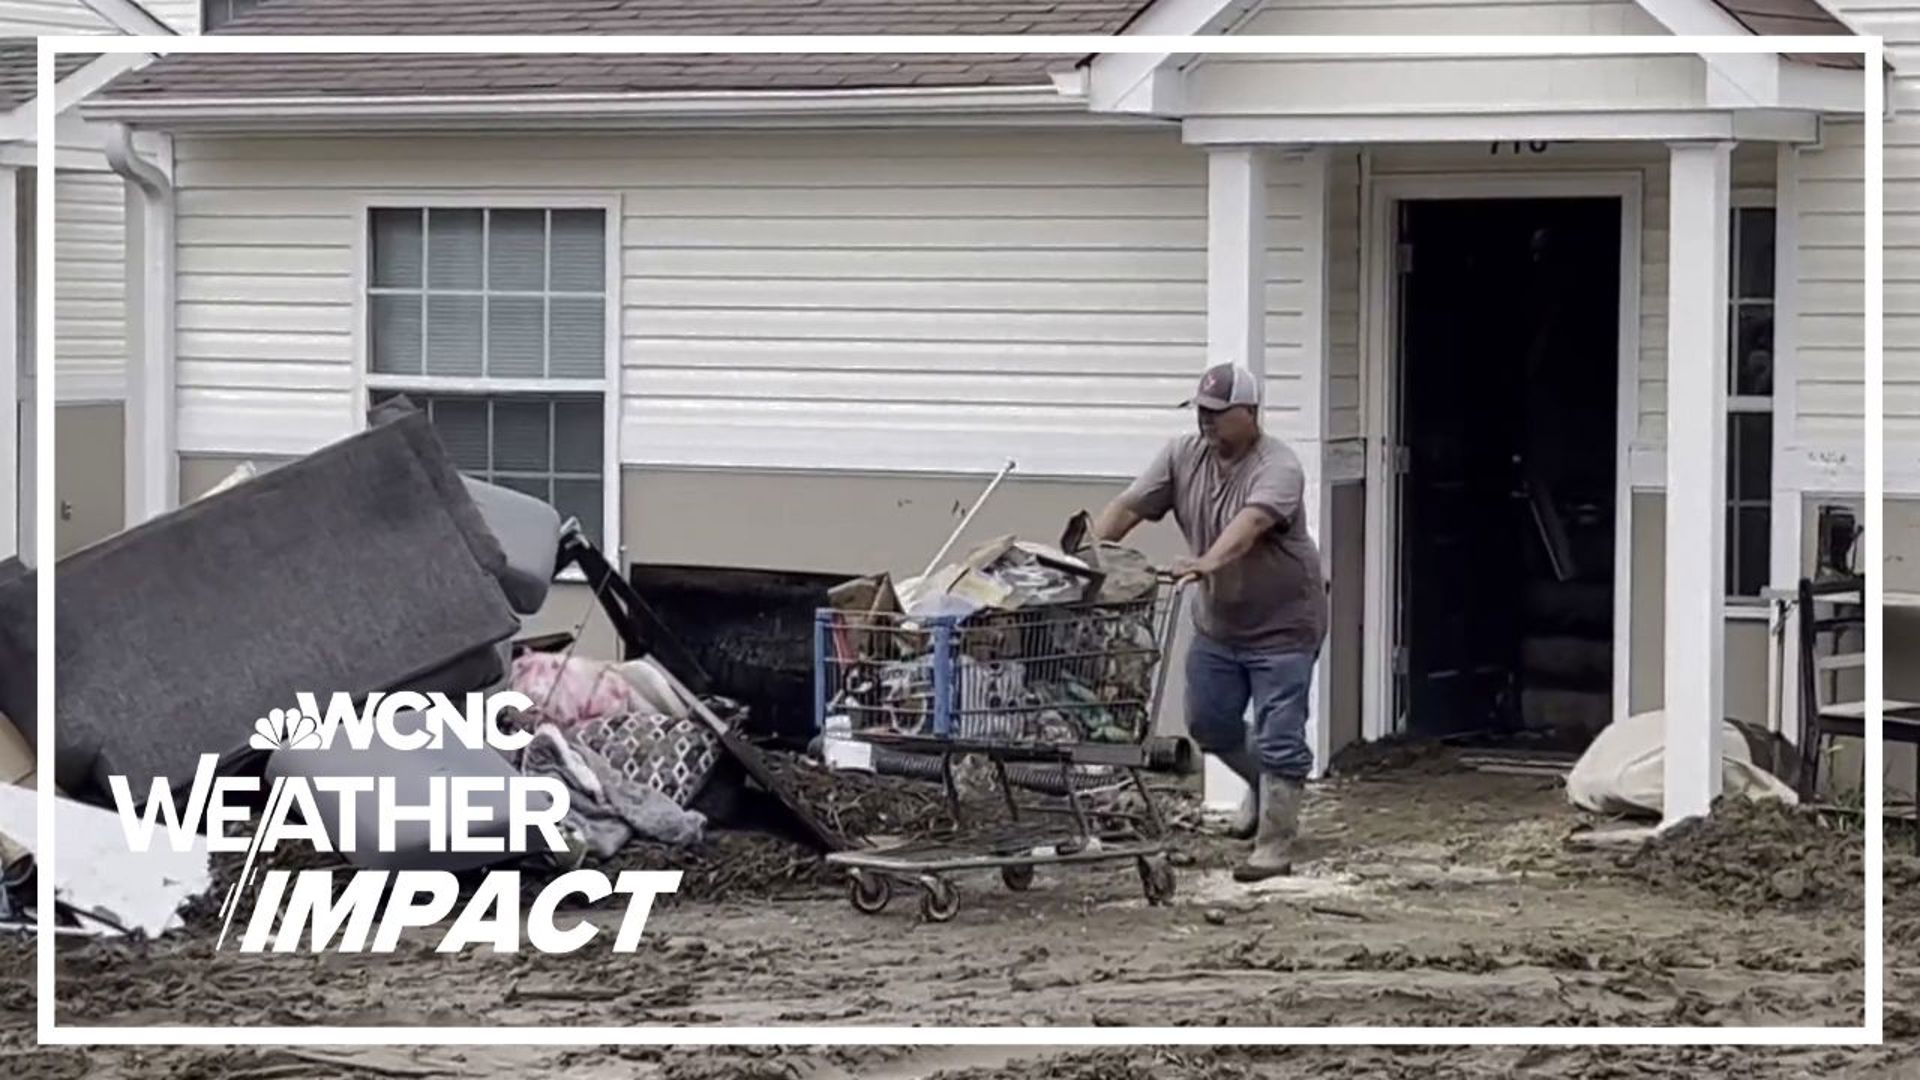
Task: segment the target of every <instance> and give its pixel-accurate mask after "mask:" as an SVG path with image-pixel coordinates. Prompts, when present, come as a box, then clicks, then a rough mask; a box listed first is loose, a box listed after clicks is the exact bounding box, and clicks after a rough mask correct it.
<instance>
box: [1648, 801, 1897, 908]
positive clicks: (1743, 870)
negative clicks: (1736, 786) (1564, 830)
mask: <svg viewBox="0 0 1920 1080" xmlns="http://www.w3.org/2000/svg"><path fill="white" fill-rule="evenodd" d="M1864 847H1865V845H1864V841H1863V839H1862V837H1861V834H1860V832H1859V831H1858V830H1857V829H1852V828H1848V827H1846V826H1842V825H1835V824H1831V823H1829V822H1827V821H1825V820H1823V819H1822V818H1821V816H1820V815H1819V814H1817V813H1815V812H1813V811H1811V810H1805V809H1801V808H1798V807H1795V806H1791V805H1788V804H1786V803H1783V802H1778V801H1773V800H1753V799H1747V798H1744V797H1737V796H1736V797H1723V798H1721V799H1720V800H1719V801H1717V802H1716V803H1715V804H1714V807H1713V813H1712V814H1711V815H1710V816H1707V817H1700V818H1693V819H1690V820H1687V821H1683V822H1681V823H1680V824H1678V825H1676V826H1674V827H1673V828H1672V829H1669V830H1667V831H1666V832H1664V833H1661V834H1659V835H1658V836H1656V837H1654V838H1652V839H1650V840H1648V841H1647V842H1646V843H1645V844H1643V845H1641V846H1640V847H1639V848H1637V849H1635V850H1633V851H1631V852H1629V853H1626V854H1623V855H1622V856H1620V858H1619V861H1618V865H1619V867H1620V868H1621V869H1623V870H1625V871H1627V872H1628V873H1629V874H1630V875H1632V876H1633V877H1636V878H1639V879H1640V880H1642V881H1645V882H1647V883H1648V884H1651V885H1653V886H1655V887H1656V888H1660V889H1666V890H1669V891H1674V892H1681V893H1686V894H1691V895H1695V896H1705V897H1708V898H1710V899H1711V900H1713V901H1714V902H1716V903H1719V904H1723V905H1725V906H1728V907H1731V908H1735V909H1737V910H1742V911H1754V910H1758V909H1761V908H1768V907H1787V908H1813V907H1829V908H1850V909H1856V910H1857V909H1861V908H1862V905H1863V904H1864V899H1863V898H1864V896H1865V887H1866V871H1865V852H1864Z"/></svg>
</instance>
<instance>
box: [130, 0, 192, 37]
mask: <svg viewBox="0 0 1920 1080" xmlns="http://www.w3.org/2000/svg"><path fill="white" fill-rule="evenodd" d="M202 2H203V0H141V6H142V7H145V8H146V9H147V11H148V12H149V13H150V14H151V15H152V16H153V17H154V18H156V19H159V20H160V21H161V22H163V23H166V24H167V25H168V26H169V27H171V28H172V29H173V32H174V33H176V34H197V33H199V32H200V5H201V3H202Z"/></svg>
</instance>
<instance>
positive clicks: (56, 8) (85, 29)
mask: <svg viewBox="0 0 1920 1080" xmlns="http://www.w3.org/2000/svg"><path fill="white" fill-rule="evenodd" d="M114 32H115V31H114V28H113V26H112V24H110V23H108V22H107V20H105V19H103V18H101V17H100V16H98V15H96V14H94V11H93V9H92V8H90V7H88V6H86V5H85V4H83V3H81V2H80V0H0V37H41V36H44V35H47V34H110V33H114Z"/></svg>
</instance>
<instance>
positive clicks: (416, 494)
mask: <svg viewBox="0 0 1920 1080" xmlns="http://www.w3.org/2000/svg"><path fill="white" fill-rule="evenodd" d="M503 566H504V559H503V556H502V554H501V551H500V548H499V545H498V544H497V543H496V542H495V541H494V539H493V537H492V535H491V534H490V533H489V532H488V531H487V529H486V526H485V525H484V524H483V523H482V522H481V520H480V516H479V514H478V512H477V511H476V510H475V508H474V506H473V503H472V500H471V499H470V498H469V497H468V496H467V493H466V491H465V489H464V487H463V486H462V484H461V482H460V478H459V476H458V474H457V473H455V472H454V471H453V469H452V468H451V466H450V465H449V464H448V462H447V460H446V457H445V455H444V452H443V451H442V450H441V449H440V445H439V443H438V441H437V440H436V439H434V437H433V434H432V431H431V429H430V428H428V427H427V419H426V417H425V416H424V415H419V414H415V415H411V416H406V417H403V418H400V419H397V420H394V421H392V422H390V423H385V424H382V425H380V426H377V427H374V428H372V429H370V430H367V431H364V432H362V433H360V434H358V435H354V436H351V437H349V438H347V439H343V440H341V441H340V442H337V443H334V444H332V445H330V446H327V447H324V448H322V449H321V450H319V451H316V452H315V453H313V454H312V455H309V456H308V457H306V458H303V459H301V460H299V461H295V462H292V463H289V464H287V465H286V466H283V467H282V468H279V469H276V470H274V471H273V472H270V473H268V474H266V475H264V476H261V477H259V478H257V479H255V480H252V481H250V482H248V483H245V484H242V485H239V486H238V487H235V488H233V489H231V490H228V491H225V492H221V493H220V494H217V495H214V496H212V497H209V498H207V499H204V500H201V501H199V502H196V503H193V504H190V505H188V506H185V507H182V508H181V509H179V510H177V511H175V512H173V513H171V514H167V515H165V516H162V517H160V518H156V519H154V520H153V521H150V522H147V523H145V524H143V525H140V526H138V527H136V528H134V529H131V530H128V531H127V532H124V533H121V534H119V535H117V536H114V537H112V538H110V539H108V540H106V541H104V542H102V543H100V544H97V545H94V546H93V547H89V548H87V549H84V550H82V551H80V552H77V553H75V554H74V555H73V556H71V557H69V558H68V559H66V560H63V561H62V562H61V563H60V564H59V566H58V568H57V571H56V572H57V573H58V574H59V582H58V586H59V592H58V601H57V604H56V608H55V619H56V625H55V656H56V663H57V665H58V672H59V677H58V680H57V685H56V699H55V723H54V732H55V774H56V776H57V777H58V782H59V783H60V784H61V785H62V786H63V787H66V788H68V789H69V790H76V791H84V790H88V789H93V790H100V789H104V787H105V778H106V777H107V776H109V775H116V774H117V775H125V776H127V777H128V778H129V779H130V781H131V783H132V784H133V787H134V790H135V791H137V792H142V793H144V792H145V791H146V790H147V784H148V782H149V781H150V780H151V779H152V778H153V777H160V776H164V777H167V778H169V779H171V780H172V781H173V782H174V783H175V785H176V787H178V786H179V785H181V784H183V783H185V782H187V781H188V780H189V779H190V778H191V776H192V773H193V770H194V767H195V764H196V762H197V759H198V757H199V755H200V754H202V753H216V754H226V753H229V752H233V751H238V750H240V749H242V748H244V747H245V745H246V742H247V738H248V735H249V734H250V733H251V732H252V730H253V725H254V722H255V720H257V719H258V718H260V717H261V716H264V715H265V714H266V713H267V711H268V710H270V709H273V708H277V707H291V706H292V705H293V704H294V695H295V693H296V692H298V691H311V692H314V693H317V694H321V695H323V696H324V695H326V694H331V693H335V692H348V693H353V694H356V695H359V694H365V693H368V692H371V691H375V690H386V689H390V688H394V687H398V686H402V685H404V684H406V683H407V681H408V680H409V679H413V678H417V677H419V676H420V675H422V674H423V673H426V672H430V671H432V670H433V669H435V668H438V667H440V666H442V665H444V664H447V663H448V662H449V661H452V660H454V659H455V658H458V657H461V656H463V655H465V654H468V653H470V652H472V651H474V650H476V649H478V648H480V647H482V646H486V645H489V644H492V643H495V642H499V641H501V640H504V639H505V638H507V637H509V636H510V635H511V634H513V633H514V631H515V630H516V629H517V628H518V625H519V624H518V622H517V620H516V619H515V618H514V616H513V613H512V611H511V610H510V609H509V607H508V604H507V601H506V598H505V596H504V595H503V594H502V592H501V589H500V585H499V583H498V581H497V580H496V577H495V575H496V574H498V573H499V572H500V571H501V570H502V568H503Z"/></svg>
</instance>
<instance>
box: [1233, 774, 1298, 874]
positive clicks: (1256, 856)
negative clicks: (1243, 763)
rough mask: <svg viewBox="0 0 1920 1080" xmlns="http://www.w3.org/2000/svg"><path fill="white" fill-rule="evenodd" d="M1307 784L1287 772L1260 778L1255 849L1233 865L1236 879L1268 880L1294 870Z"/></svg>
mask: <svg viewBox="0 0 1920 1080" xmlns="http://www.w3.org/2000/svg"><path fill="white" fill-rule="evenodd" d="M1305 791H1306V784H1305V783H1303V782H1302V781H1299V780H1295V779H1292V778H1289V777H1284V776H1272V775H1266V776H1262V777H1261V778H1260V827H1259V830H1258V831H1257V832H1256V833H1255V834H1254V837H1253V850H1252V851H1251V852H1249V853H1248V855H1247V859H1246V861H1245V862H1243V863H1241V864H1240V865H1239V866H1236V867H1234V868H1233V880H1235V881H1242V882H1252V881H1265V880H1266V879H1268V878H1273V877H1283V876H1285V875H1287V874H1291V873H1293V842H1294V840H1295V839H1297V838H1298V837H1299V835H1300V798H1301V795H1302V794H1303V793H1304V792H1305Z"/></svg>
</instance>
